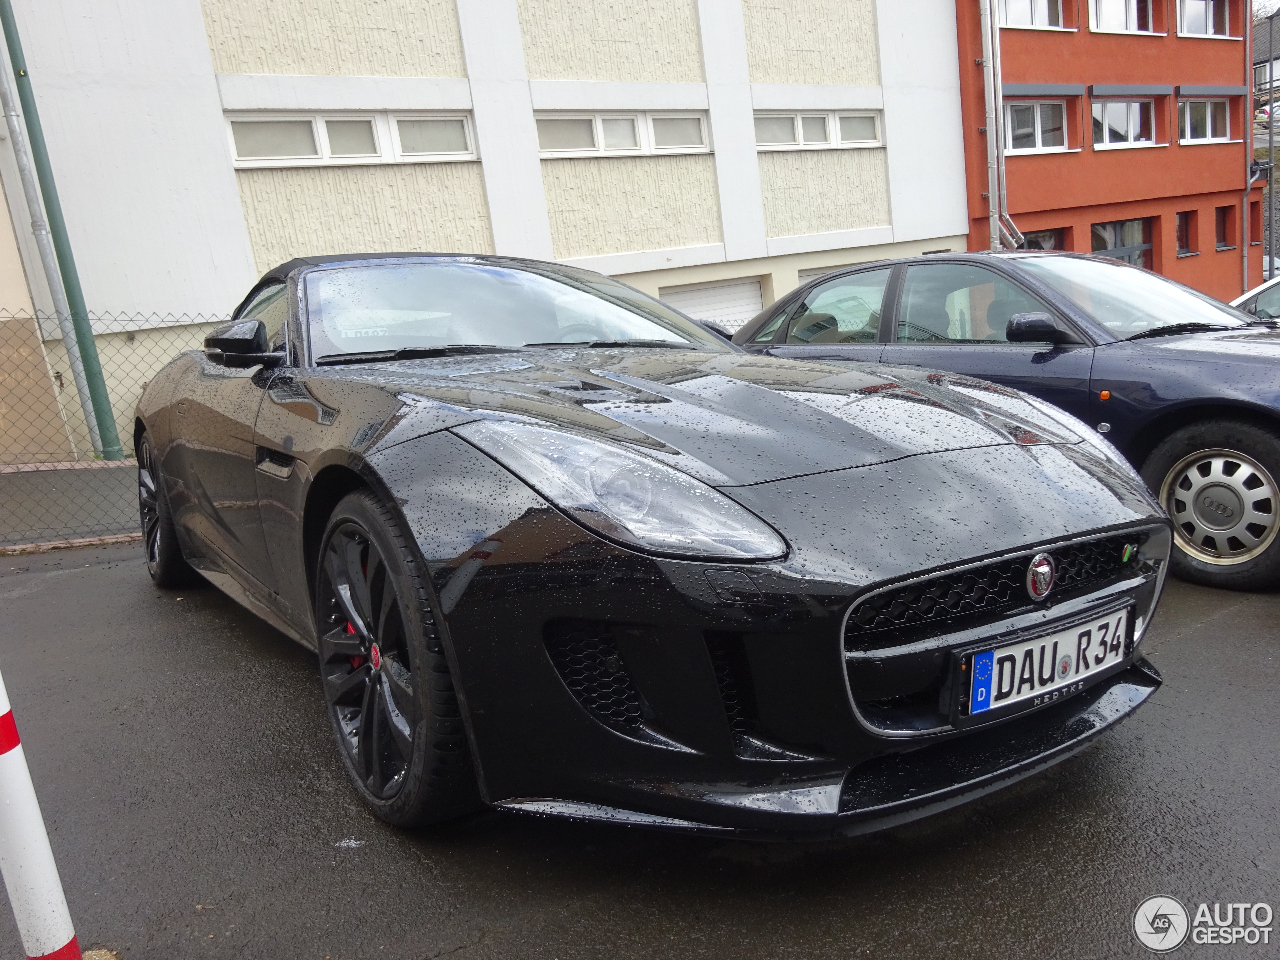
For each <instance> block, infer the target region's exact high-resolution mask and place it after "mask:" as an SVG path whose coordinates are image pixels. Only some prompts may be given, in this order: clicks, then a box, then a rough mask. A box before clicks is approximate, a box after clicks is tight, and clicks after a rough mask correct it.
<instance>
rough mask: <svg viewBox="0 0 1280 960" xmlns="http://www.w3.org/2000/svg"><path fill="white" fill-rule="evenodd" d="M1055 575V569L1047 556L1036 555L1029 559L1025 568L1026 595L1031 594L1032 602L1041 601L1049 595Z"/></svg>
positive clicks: (1051, 558) (1043, 554) (1044, 554)
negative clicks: (1029, 561)
mask: <svg viewBox="0 0 1280 960" xmlns="http://www.w3.org/2000/svg"><path fill="white" fill-rule="evenodd" d="M1056 574H1057V567H1056V565H1055V564H1054V562H1053V557H1051V556H1049V554H1047V553H1038V554H1036V555H1035V556H1034V557H1032V558H1031V564H1030V566H1028V567H1027V593H1029V594H1031V599H1032V600H1043V599H1044V598H1045V597H1047V596H1048V595H1049V591H1050V590H1052V589H1053V579H1054V577H1055V576H1056Z"/></svg>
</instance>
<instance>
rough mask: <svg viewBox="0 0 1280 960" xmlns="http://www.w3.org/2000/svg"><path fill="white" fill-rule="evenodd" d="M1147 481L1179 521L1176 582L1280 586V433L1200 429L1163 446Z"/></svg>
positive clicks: (1215, 426) (1244, 426) (1235, 424)
mask: <svg viewBox="0 0 1280 960" xmlns="http://www.w3.org/2000/svg"><path fill="white" fill-rule="evenodd" d="M1142 476H1143V479H1144V480H1146V481H1147V485H1148V486H1150V487H1151V489H1152V490H1154V491H1156V493H1157V495H1158V496H1159V498H1160V505H1161V506H1163V507H1164V508H1165V510H1166V511H1168V513H1169V517H1170V519H1172V520H1173V525H1174V543H1175V545H1176V547H1177V549H1175V550H1174V551H1173V555H1172V558H1171V562H1172V566H1173V573H1174V574H1175V575H1176V576H1178V577H1181V578H1182V579H1183V580H1189V581H1191V582H1193V583H1201V584H1204V585H1206V586H1210V587H1225V588H1228V589H1233V590H1267V589H1274V588H1276V587H1277V586H1280V538H1277V536H1276V534H1277V532H1280V484H1277V478H1280V432H1277V431H1274V430H1271V429H1268V428H1265V427H1261V426H1255V425H1253V424H1248V423H1241V422H1239V421H1235V420H1214V421H1206V422H1203V423H1196V424H1192V425H1191V426H1188V427H1183V428H1182V429H1181V430H1178V431H1176V432H1174V433H1172V434H1170V435H1169V436H1168V437H1166V438H1165V440H1164V441H1163V442H1162V443H1161V444H1160V445H1159V446H1158V447H1156V449H1155V450H1154V451H1153V452H1152V454H1151V456H1150V457H1148V458H1147V462H1146V463H1145V464H1144V465H1143V467H1142Z"/></svg>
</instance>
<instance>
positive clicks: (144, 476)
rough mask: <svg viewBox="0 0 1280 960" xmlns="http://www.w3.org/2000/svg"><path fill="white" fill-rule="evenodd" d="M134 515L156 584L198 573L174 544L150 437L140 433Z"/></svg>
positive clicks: (184, 580) (182, 583)
mask: <svg viewBox="0 0 1280 960" xmlns="http://www.w3.org/2000/svg"><path fill="white" fill-rule="evenodd" d="M137 454H138V519H139V520H140V521H141V523H142V546H143V549H144V550H145V551H146V555H147V573H149V574H151V579H152V580H153V581H154V582H155V585H156V586H157V587H165V588H168V589H172V588H175V587H187V586H190V585H192V584H193V583H196V582H198V581H199V579H200V578H199V576H198V575H197V574H196V572H195V570H193V569H192V568H191V565H190V564H189V563H187V561H186V558H185V557H183V556H182V547H181V546H180V545H179V544H178V534H177V533H176V532H175V531H174V529H173V517H172V515H171V514H170V513H169V500H168V498H167V497H166V496H165V493H164V482H163V479H162V477H161V475H160V463H159V461H158V460H157V459H156V456H155V450H154V449H153V448H152V446H151V439H150V438H149V437H148V436H147V435H146V434H145V433H144V434H143V435H142V437H141V438H140V439H139V440H138V447H137Z"/></svg>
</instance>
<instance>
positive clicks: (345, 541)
mask: <svg viewBox="0 0 1280 960" xmlns="http://www.w3.org/2000/svg"><path fill="white" fill-rule="evenodd" d="M317 566H318V570H317V589H316V601H317V602H316V624H317V629H318V632H319V635H318V637H317V649H318V653H319V659H320V674H321V680H322V682H323V685H324V697H325V702H326V704H327V706H328V709H329V719H330V721H331V723H332V725H333V730H334V734H335V736H336V737H337V740H338V747H339V750H340V752H341V755H342V759H343V762H344V765H345V767H346V769H347V772H348V774H349V775H350V777H351V779H352V781H353V783H354V784H355V786H356V789H357V790H358V791H359V793H360V795H361V797H362V799H363V800H364V801H365V803H366V804H367V805H368V806H369V807H370V808H371V809H372V810H373V812H374V813H376V814H377V815H378V816H379V817H381V818H382V819H383V820H386V821H387V822H389V823H393V824H396V825H398V826H415V825H421V824H425V823H431V822H436V821H440V820H444V819H448V818H450V817H453V816H458V815H460V814H462V813H466V812H468V811H469V810H471V809H472V808H473V807H475V806H476V805H477V800H478V798H477V793H476V789H475V778H474V776H473V775H472V773H471V765H470V760H469V752H468V750H467V742H466V735H465V731H464V729H463V725H462V719H461V711H460V709H459V707H458V702H457V697H456V695H455V693H454V690H453V684H452V682H451V680H450V676H449V667H448V662H447V660H446V658H445V654H444V648H443V645H442V643H441V642H440V640H439V637H438V635H437V631H436V628H435V618H434V616H433V615H432V613H431V605H430V603H429V600H428V597H427V595H426V587H425V583H424V580H423V578H422V577H420V575H419V573H418V571H419V564H418V563H417V562H416V561H415V559H414V558H413V555H412V554H411V552H410V551H409V549H408V547H407V544H406V541H405V539H404V537H403V536H402V534H401V533H400V526H399V523H398V522H397V520H396V518H395V517H394V516H393V515H392V514H391V512H390V511H389V510H387V508H386V507H384V506H383V505H382V504H381V503H380V502H379V501H378V500H377V498H375V497H374V496H373V495H372V494H370V493H367V492H362V493H355V494H352V495H350V496H348V497H347V498H346V499H344V500H343V501H342V502H341V503H340V504H339V505H338V508H337V509H336V510H335V511H334V514H333V517H332V518H331V519H330V521H329V526H328V529H327V530H326V532H325V536H324V540H323V542H322V546H321V550H320V557H319V563H318V564H317Z"/></svg>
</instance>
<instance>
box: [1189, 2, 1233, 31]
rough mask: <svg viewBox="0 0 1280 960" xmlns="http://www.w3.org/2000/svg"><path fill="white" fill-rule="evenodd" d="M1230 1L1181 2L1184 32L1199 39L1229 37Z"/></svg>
mask: <svg viewBox="0 0 1280 960" xmlns="http://www.w3.org/2000/svg"><path fill="white" fill-rule="evenodd" d="M1229 2H1230V0H1180V12H1181V14H1182V32H1183V33H1186V34H1190V35H1192V36H1197V37H1225V36H1228V31H1229V29H1230V23H1231V17H1230V15H1229V11H1228V8H1227V7H1228V3H1229Z"/></svg>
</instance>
